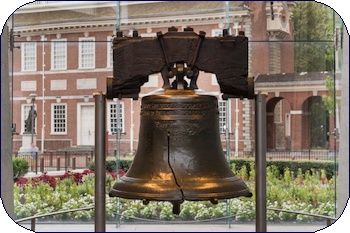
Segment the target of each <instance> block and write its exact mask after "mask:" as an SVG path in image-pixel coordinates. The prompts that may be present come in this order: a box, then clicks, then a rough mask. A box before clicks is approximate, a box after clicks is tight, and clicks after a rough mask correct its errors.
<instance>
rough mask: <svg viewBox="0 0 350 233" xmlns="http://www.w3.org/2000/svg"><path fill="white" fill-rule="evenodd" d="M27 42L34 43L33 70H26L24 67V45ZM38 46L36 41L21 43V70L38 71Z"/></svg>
mask: <svg viewBox="0 0 350 233" xmlns="http://www.w3.org/2000/svg"><path fill="white" fill-rule="evenodd" d="M26 44H34V47H35V48H34V57H35V59H34V60H35V64H34V69H33V70H25V69H24V65H25V64H24V47H25V45H26ZM36 50H37V46H36V43H35V42H22V43H21V72H32V71H37V52H36Z"/></svg>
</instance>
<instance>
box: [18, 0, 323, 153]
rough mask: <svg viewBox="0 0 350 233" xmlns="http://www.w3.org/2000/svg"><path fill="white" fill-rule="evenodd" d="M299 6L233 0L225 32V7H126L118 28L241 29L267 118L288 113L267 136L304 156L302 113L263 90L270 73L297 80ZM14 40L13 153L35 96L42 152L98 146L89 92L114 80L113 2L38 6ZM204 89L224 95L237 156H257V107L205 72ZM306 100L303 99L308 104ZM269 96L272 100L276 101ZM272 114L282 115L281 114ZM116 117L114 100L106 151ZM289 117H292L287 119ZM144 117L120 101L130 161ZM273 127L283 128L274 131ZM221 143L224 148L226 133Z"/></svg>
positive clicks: (149, 87)
mask: <svg viewBox="0 0 350 233" xmlns="http://www.w3.org/2000/svg"><path fill="white" fill-rule="evenodd" d="M294 4H295V2H290V1H274V2H273V3H272V2H263V1H256V2H255V1H232V2H229V22H230V23H229V25H227V24H226V22H227V15H226V14H227V11H226V9H227V8H226V7H227V5H226V2H218V1H209V2H203V1H199V2H187V1H185V2H171V1H170V2H162V1H160V2H153V1H148V2H121V5H120V11H119V12H120V29H121V30H122V32H123V34H124V35H126V36H130V35H132V31H134V30H137V31H138V32H139V35H140V36H141V37H155V36H156V32H158V31H162V32H163V33H165V32H167V30H168V28H169V27H171V26H175V27H177V28H178V30H179V31H182V30H183V29H184V28H186V27H187V26H190V27H192V28H193V29H194V31H195V32H196V33H198V32H199V31H205V32H206V36H207V37H211V36H218V35H220V34H221V33H222V30H223V29H224V28H227V27H229V28H230V34H232V35H238V32H239V31H244V32H245V36H247V37H248V38H249V41H250V43H249V76H257V77H258V78H257V80H256V81H257V86H256V89H257V90H262V91H268V92H269V96H268V98H267V101H268V102H267V106H270V109H269V110H268V116H270V115H271V114H272V112H274V113H273V114H279V116H282V117H279V119H280V121H279V122H277V123H279V124H276V122H274V120H272V122H274V123H273V127H272V128H271V127H270V128H268V132H273V135H272V136H271V138H273V139H271V141H269V142H268V143H269V146H268V148H270V149H276V148H277V149H283V150H284V149H292V150H299V149H304V146H302V145H301V142H299V141H300V140H299V139H298V138H299V135H300V134H294V133H293V132H294V131H293V129H295V127H294V126H292V127H291V128H292V129H289V128H290V125H291V124H292V125H293V124H294V119H293V117H295V116H296V115H297V114H294V115H293V113H299V112H295V111H299V110H301V109H299V108H298V109H297V110H295V109H294V108H293V106H291V107H290V106H287V107H284V106H285V105H284V104H283V103H282V101H280V100H281V99H282V97H283V96H282V94H280V95H278V94H276V93H279V92H278V91H276V90H272V89H273V88H272V89H271V88H270V86H271V85H269V84H266V83H265V82H273V81H271V80H270V81H269V80H268V79H266V77H268V75H267V74H271V75H277V76H276V77H281V76H282V75H283V74H284V73H294V55H293V54H294V46H293V43H283V41H284V40H285V41H291V40H293V17H292V6H293V5H294ZM14 33H15V34H19V35H20V37H19V38H17V37H16V38H15V40H16V43H15V46H20V49H14V63H13V67H14V68H13V75H14V82H13V96H14V98H13V113H14V114H13V123H15V124H16V125H17V132H19V133H20V135H14V140H13V149H14V150H15V151H16V150H18V149H19V148H20V147H21V145H22V134H23V132H24V120H25V119H26V117H27V114H28V110H29V109H30V105H31V103H30V100H29V99H28V96H29V94H30V93H36V94H37V98H36V101H35V108H36V111H37V118H36V124H35V125H36V132H37V140H36V144H37V146H38V147H39V149H41V150H42V151H44V150H56V149H62V148H66V147H72V146H73V147H75V146H78V147H79V146H93V145H94V99H93V95H92V94H93V93H96V92H99V91H103V92H105V91H106V78H107V77H108V76H112V75H113V73H112V49H111V45H112V43H111V40H112V39H113V36H114V35H115V34H116V3H115V2H108V1H86V2H81V1H80V2H64V1H56V2H45V1H39V2H35V3H33V4H29V5H26V6H24V7H22V8H20V9H19V10H17V11H16V12H15V14H14ZM264 74H265V76H264ZM293 77H295V76H293ZM310 77H311V76H310ZM293 80H294V81H295V82H297V81H298V80H297V79H293ZM299 81H300V80H299ZM323 81H324V80H323ZM264 83H265V84H266V85H265V84H264ZM162 84H163V83H162V79H161V76H160V75H159V74H155V75H151V76H150V77H149V82H148V83H146V84H145V85H144V86H143V87H142V89H141V93H140V97H142V96H143V95H145V94H147V93H149V92H151V91H154V90H156V89H159V88H161V87H162ZM307 86H309V85H307ZM198 87H199V88H200V89H202V90H204V91H207V92H209V93H211V94H214V95H216V96H217V97H218V99H219V110H220V129H221V131H224V128H225V127H226V125H228V127H229V129H230V131H231V132H234V133H235V135H234V136H231V141H230V142H231V149H232V150H233V151H235V152H237V153H238V152H239V151H247V152H248V153H253V150H254V149H253V148H254V130H253V126H254V122H253V121H254V111H253V110H254V106H253V101H251V100H247V99H243V100H238V99H232V100H230V101H229V102H227V101H223V100H221V95H220V91H219V86H218V84H217V81H216V78H215V75H212V74H209V73H201V74H200V76H199V78H198ZM310 88H311V89H310ZM312 88H313V87H311V86H309V89H307V88H306V89H304V91H307V92H309V91H311V93H312ZM294 89H295V88H294ZM321 89H322V88H321ZM321 89H320V91H319V92H318V93H317V95H319V94H323V92H322V93H321V91H326V90H325V88H323V89H322V90H321ZM269 90H272V91H271V92H270V91H269ZM290 95H293V96H294V97H293V98H294V99H295V98H304V97H300V95H299V93H296V92H294V93H292V94H290ZM285 98H286V99H287V97H285ZM306 98H307V97H306ZM306 98H304V99H303V100H300V101H302V102H303V101H304V100H305V99H306ZM272 99H274V100H273V101H270V100H272ZM269 103H270V105H269ZM271 103H273V104H271ZM281 103H282V104H281ZM290 103H291V102H290ZM282 106H283V107H282ZM268 108H269V107H268ZM275 109H282V110H280V111H279V113H275ZM115 111H116V102H115V101H108V102H107V130H108V149H112V150H113V149H115V147H116V136H115V135H114V134H113V133H115V132H116V128H117V127H116V124H115V120H116V112H115ZM288 111H289V113H290V116H289V117H290V118H288V116H287V115H288V114H287V113H288ZM293 111H294V112H293ZM226 112H228V114H226ZM269 114H270V115H269ZM139 115H140V99H139V100H131V99H122V100H121V101H120V113H119V116H120V120H121V122H122V123H121V125H120V126H121V128H122V131H123V132H125V133H126V134H125V135H122V138H121V142H120V145H121V150H122V151H123V152H124V154H128V153H130V152H132V151H134V150H136V149H137V144H138V133H139V121H140V116H139ZM286 116H287V118H288V119H287V121H288V122H289V121H292V122H293V123H291V124H289V123H288V124H284V122H285V121H286ZM275 118H277V117H275ZM299 118H300V117H299ZM299 120H300V119H299ZM268 121H269V119H268ZM296 121H297V120H296ZM267 124H269V122H267ZM286 127H287V128H286ZM288 127H289V128H288ZM298 127H299V126H298ZM300 128H301V125H300ZM276 129H280V130H279V131H278V130H277V131H278V132H277V131H275V130H276ZM269 130H270V131H269ZM281 132H282V133H283V135H284V137H282V138H283V140H282V141H276V140H275V138H276V137H275V136H274V135H275V134H276V135H278V134H280V133H281ZM286 132H288V133H289V136H290V138H291V139H289V138H288V135H287V134H286ZM286 135H287V136H286ZM268 137H269V136H268ZM277 138H278V139H280V138H281V137H277ZM294 139H295V140H294ZM288 140H291V146H288V145H289V144H288ZM298 140H299V141H298ZM222 143H223V146H224V147H225V146H226V142H225V138H224V136H222Z"/></svg>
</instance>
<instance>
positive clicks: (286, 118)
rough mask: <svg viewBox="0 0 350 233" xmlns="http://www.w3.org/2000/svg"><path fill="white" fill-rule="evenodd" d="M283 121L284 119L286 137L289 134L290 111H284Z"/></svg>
mask: <svg viewBox="0 0 350 233" xmlns="http://www.w3.org/2000/svg"><path fill="white" fill-rule="evenodd" d="M284 121H285V124H284V125H285V127H286V129H285V132H286V133H285V135H286V137H288V136H290V113H288V112H286V114H285V118H284Z"/></svg>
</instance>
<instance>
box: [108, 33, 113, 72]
mask: <svg viewBox="0 0 350 233" xmlns="http://www.w3.org/2000/svg"><path fill="white" fill-rule="evenodd" d="M109 67H113V37H112V36H108V37H107V68H109Z"/></svg>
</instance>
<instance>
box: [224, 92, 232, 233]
mask: <svg viewBox="0 0 350 233" xmlns="http://www.w3.org/2000/svg"><path fill="white" fill-rule="evenodd" d="M226 103H227V106H226V117H227V118H226V129H225V130H226V152H227V159H228V160H227V162H228V165H229V166H230V167H231V142H230V134H231V133H230V130H231V112H230V111H231V108H230V106H231V101H230V99H228V100H227V102H226ZM227 203H228V208H227V210H228V216H230V215H231V199H228V200H227ZM228 228H231V218H228Z"/></svg>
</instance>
